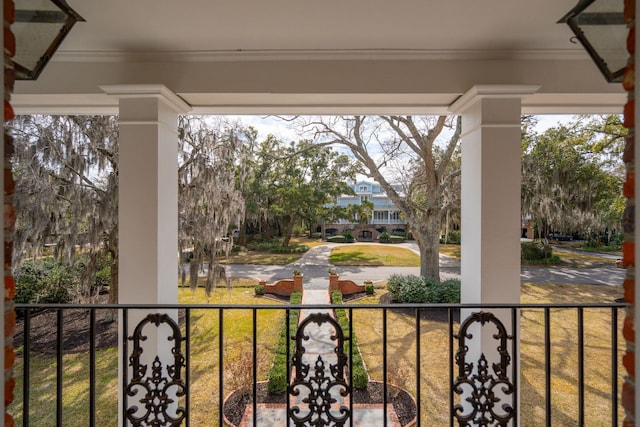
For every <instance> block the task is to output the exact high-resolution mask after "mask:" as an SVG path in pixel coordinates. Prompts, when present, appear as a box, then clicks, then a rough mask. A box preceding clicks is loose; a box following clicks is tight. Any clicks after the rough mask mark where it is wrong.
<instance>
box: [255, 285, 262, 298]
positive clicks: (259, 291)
mask: <svg viewBox="0 0 640 427" xmlns="http://www.w3.org/2000/svg"><path fill="white" fill-rule="evenodd" d="M253 291H254V293H255V294H256V295H257V296H262V295H264V285H256V287H255V288H253Z"/></svg>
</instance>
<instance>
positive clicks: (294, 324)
mask: <svg viewBox="0 0 640 427" xmlns="http://www.w3.org/2000/svg"><path fill="white" fill-rule="evenodd" d="M301 302H302V292H292V293H291V296H290V297H289V303H290V304H300V303H301ZM299 316H300V310H289V337H295V336H296V332H297V331H298V317H299ZM294 352H295V345H290V346H289V355H288V356H287V319H286V318H285V319H284V321H283V322H282V326H281V329H280V337H279V338H278V345H277V347H276V354H275V356H274V357H273V366H271V370H269V375H268V379H269V380H268V382H267V389H268V390H269V393H271V394H282V393H284V392H285V391H287V360H288V359H290V358H291V356H293V353H294Z"/></svg>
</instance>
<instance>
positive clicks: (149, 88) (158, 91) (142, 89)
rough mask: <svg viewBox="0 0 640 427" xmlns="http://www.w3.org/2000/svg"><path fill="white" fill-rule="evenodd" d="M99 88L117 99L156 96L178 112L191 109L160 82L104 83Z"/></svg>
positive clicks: (185, 111)
mask: <svg viewBox="0 0 640 427" xmlns="http://www.w3.org/2000/svg"><path fill="white" fill-rule="evenodd" d="M100 89H101V90H102V91H103V92H104V93H106V94H107V95H109V96H113V97H116V98H118V99H121V98H157V99H161V100H163V101H164V102H166V103H167V104H168V105H169V106H171V108H173V109H174V110H176V111H177V112H179V113H182V114H184V113H187V112H189V111H191V105H189V104H188V103H187V102H185V100H184V99H182V98H181V97H180V96H178V95H176V94H175V93H174V92H172V91H171V90H170V89H169V88H167V87H166V86H165V85H162V84H138V85H105V86H100Z"/></svg>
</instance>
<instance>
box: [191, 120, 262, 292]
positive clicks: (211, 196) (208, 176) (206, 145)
mask: <svg viewBox="0 0 640 427" xmlns="http://www.w3.org/2000/svg"><path fill="white" fill-rule="evenodd" d="M254 138H255V132H253V131H252V130H251V129H250V128H245V127H243V126H242V125H240V124H238V123H233V122H230V121H228V120H225V119H224V118H220V117H208V118H205V117H186V116H183V117H180V123H179V148H180V149H179V159H178V160H179V169H178V179H179V201H178V204H179V224H178V229H179V240H178V242H179V249H180V253H181V254H183V253H184V252H185V251H187V250H189V251H190V252H191V253H192V258H191V262H190V264H189V267H190V268H189V276H190V277H189V284H190V286H191V287H192V288H195V287H196V286H197V279H198V274H199V271H200V270H201V269H202V267H203V266H204V265H207V266H208V269H207V275H206V281H205V290H206V292H207V293H209V292H210V291H211V289H212V287H213V286H214V285H215V284H216V283H215V282H216V281H217V280H218V279H225V280H226V279H227V278H226V274H225V272H224V267H223V266H221V265H219V263H218V260H219V258H220V256H228V255H229V251H230V250H231V247H232V245H233V236H231V235H230V234H231V233H232V231H233V230H234V229H238V228H239V227H240V223H241V222H242V221H243V219H244V215H245V199H244V194H243V185H244V183H245V178H246V173H247V164H246V161H245V160H246V158H247V156H248V152H249V151H248V150H249V148H250V147H251V144H252V141H253V139H254ZM183 265H184V263H181V267H182V266H183ZM185 276H186V271H185V270H184V269H183V270H182V281H183V282H184V281H185Z"/></svg>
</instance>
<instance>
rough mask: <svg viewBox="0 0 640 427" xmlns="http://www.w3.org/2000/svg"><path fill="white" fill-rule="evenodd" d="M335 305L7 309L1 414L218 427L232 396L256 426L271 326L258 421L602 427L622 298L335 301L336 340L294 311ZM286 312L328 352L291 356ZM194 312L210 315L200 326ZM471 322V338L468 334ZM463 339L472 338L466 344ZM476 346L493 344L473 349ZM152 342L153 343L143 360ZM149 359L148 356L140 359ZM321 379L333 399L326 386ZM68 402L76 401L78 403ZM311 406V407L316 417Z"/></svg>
mask: <svg viewBox="0 0 640 427" xmlns="http://www.w3.org/2000/svg"><path fill="white" fill-rule="evenodd" d="M335 307H338V306H329V305H296V306H290V305H278V304H275V303H274V304H272V305H256V306H236V305H143V306H140V305H136V306H134V305H20V304H18V305H16V310H17V312H18V315H19V322H18V331H17V334H16V336H15V345H16V348H17V350H18V360H17V362H16V371H15V375H16V377H17V380H18V386H17V387H16V391H15V392H16V398H17V404H16V405H13V407H12V410H13V411H15V416H16V418H17V421H18V423H17V424H16V425H20V422H21V423H22V425H25V426H28V425H58V426H67V425H88V426H102V425H116V424H117V421H116V420H117V419H120V420H121V421H120V422H121V423H123V424H122V425H158V426H161V425H186V426H189V425H202V423H203V420H206V424H207V425H219V426H223V425H228V423H229V421H230V420H229V417H227V416H226V415H225V409H226V408H225V405H230V404H231V403H230V402H231V401H232V400H231V399H230V398H229V396H230V395H233V392H238V390H241V391H242V392H243V393H244V394H243V396H245V399H244V401H243V400H242V399H240V401H242V402H244V403H246V411H244V410H243V412H244V415H242V416H240V418H238V419H242V418H244V422H248V423H249V424H251V425H253V426H260V425H265V426H266V425H271V424H268V423H267V424H260V423H261V422H263V423H264V422H265V421H264V420H263V419H262V418H261V417H260V414H261V410H263V408H264V405H262V402H261V401H260V399H261V396H262V397H264V396H263V395H264V393H265V387H264V386H262V385H261V384H262V383H261V380H266V379H267V377H268V376H269V374H268V373H267V372H268V371H269V369H270V368H271V367H272V366H271V365H272V363H273V360H274V358H273V354H275V352H276V350H277V349H276V346H277V339H275V338H274V336H277V333H275V334H274V329H277V330H278V331H279V328H280V326H281V324H284V329H282V330H283V331H285V332H283V333H286V334H287V340H286V347H287V348H286V354H289V355H292V357H289V358H288V369H286V384H288V387H287V393H286V395H287V396H289V397H288V398H285V397H280V398H278V397H277V396H276V397H273V396H272V397H271V398H270V399H272V400H269V402H271V403H270V404H269V405H267V407H268V408H269V409H270V410H271V411H272V415H271V416H273V411H277V410H279V409H278V408H280V410H281V412H282V414H283V415H282V417H284V418H286V423H287V424H286V425H291V426H294V425H296V426H297V425H338V426H340V425H344V426H352V425H354V421H357V418H358V413H360V412H362V411H365V409H363V408H365V407H366V408H369V409H371V408H374V407H375V408H378V412H376V413H378V414H379V418H380V419H379V425H383V426H385V427H386V426H387V425H389V426H391V425H408V424H410V423H411V422H414V423H415V425H429V426H431V425H449V426H454V425H456V426H466V425H470V426H471V425H515V424H514V422H515V421H514V420H519V422H520V425H527V426H533V425H547V426H552V425H554V426H555V425H578V426H588V425H609V424H610V425H612V426H616V425H618V420H619V419H620V414H621V409H620V408H619V406H620V405H619V404H618V396H619V391H620V386H619V385H620V384H621V382H622V378H621V370H619V369H618V366H619V364H620V357H621V355H622V354H623V352H622V351H621V350H622V349H621V348H620V346H621V345H622V342H623V340H619V333H620V332H619V331H620V330H621V328H620V322H621V319H622V318H623V316H621V315H620V314H619V311H620V310H621V309H623V308H624V307H625V305H624V304H622V303H612V304H555V305H548V304H514V305H486V304H485V305H444V304H443V305H396V304H390V305H367V304H347V305H342V306H339V307H342V308H345V309H346V310H347V313H348V318H349V325H350V327H349V328H350V330H349V331H341V330H336V328H339V326H338V324H337V322H333V321H328V320H327V318H326V316H324V315H321V316H316V317H314V318H313V319H312V318H310V317H309V313H314V312H316V311H318V312H327V311H328V312H331V309H333V308H335ZM298 309H303V310H304V313H307V314H306V315H302V316H301V317H300V322H301V323H300V325H301V327H302V326H303V325H304V326H306V325H307V324H309V323H314V322H315V323H318V324H320V322H321V321H322V322H328V323H329V327H330V328H331V330H330V331H331V333H330V339H329V341H330V342H333V343H334V345H333V346H332V347H331V351H329V352H327V353H326V354H329V353H333V354H334V356H331V357H334V358H333V359H332V358H331V357H329V356H326V357H325V356H323V357H320V356H318V354H314V355H313V360H312V361H310V360H307V359H305V357H307V356H305V353H306V352H307V349H306V348H305V345H307V344H305V342H307V341H308V339H305V338H304V337H305V336H306V337H308V335H309V334H307V335H305V334H306V333H305V332H302V331H301V330H299V331H298V332H299V334H298V336H292V335H291V334H290V332H289V331H290V328H289V325H287V322H288V319H289V318H290V316H289V315H288V313H289V312H290V311H291V310H298ZM114 311H115V312H117V315H118V317H119V321H118V322H117V324H118V325H119V327H121V328H124V330H127V331H129V332H128V333H127V334H126V336H125V335H122V334H121V335H120V340H119V342H118V344H119V346H118V349H117V350H115V347H113V346H111V347H110V344H109V343H107V344H104V343H103V338H101V337H102V334H104V332H103V333H98V330H99V329H101V328H103V327H104V324H103V323H104V322H102V321H101V320H100V319H101V318H103V317H104V316H103V315H102V314H104V313H111V314H113V312H114ZM78 313H83V314H81V315H78ZM165 313H169V315H166V314H165ZM238 313H239V314H238ZM285 313H286V314H287V315H285ZM436 313H440V314H436ZM458 313H460V314H458ZM72 314H73V316H72ZM236 315H238V316H241V317H242V319H243V320H242V322H243V323H246V322H248V323H247V324H248V329H247V330H246V331H244V332H240V333H238V331H236V330H235V328H237V327H239V324H240V323H241V322H240V321H238V320H236V317H235V316H236ZM458 315H459V316H460V317H461V318H462V323H460V321H459V320H458ZM267 316H270V317H267ZM71 317H73V325H72V326H73V329H72V328H70V327H69V326H70V323H71V321H70V320H68V319H69V318H71ZM79 317H81V318H82V317H84V321H86V327H85V328H84V330H85V332H86V342H84V340H79V339H78V336H77V325H76V323H77V322H79V320H78V318H79ZM209 317H211V318H212V319H213V320H212V321H211V322H208V323H205V320H206V319H207V318H209ZM133 319H136V320H133ZM139 319H142V320H139ZM274 319H276V320H274ZM305 319H307V321H306V322H305ZM323 319H324V320H323ZM594 319H595V320H594ZM209 320H211V319H209ZM245 321H246V322H245ZM51 322H55V328H54V330H55V331H56V333H55V338H54V337H52V336H41V335H40V332H39V330H40V329H38V328H39V327H36V326H34V325H36V324H40V325H43V324H49V323H51ZM48 326H49V327H50V326H51V325H50V324H49V325H48ZM40 327H41V326H40ZM485 327H489V329H488V330H487V333H483V332H482V331H483V329H482V328H485ZM156 328H158V329H159V328H165V329H166V331H168V332H167V333H166V334H165V335H162V334H160V335H161V336H160V338H158V341H159V342H158V343H156V344H154V347H153V348H149V347H146V348H145V346H148V345H149V344H150V342H151V341H153V338H152V335H154V334H155V332H154V330H155V329H156ZM46 330H50V329H46ZM70 331H71V332H70ZM351 331H353V334H355V335H357V336H358V342H359V343H358V346H354V345H352V344H353V343H352V341H351V337H352V335H353V334H352V333H351ZM372 331H374V332H373V334H371V332H372ZM112 333H113V332H112ZM70 334H75V336H70ZM300 334H301V335H300ZM438 334H439V335H438ZM267 335H268V336H267ZM311 335H313V334H311ZM439 336H442V337H445V338H444V341H443V340H441V339H440V338H438V337H439ZM231 337H232V338H233V341H232V342H228V341H230V340H231ZM478 338H480V339H482V340H484V341H485V344H484V345H481V346H477V345H475V344H473V340H474V339H478ZM311 339H313V337H312V338H311ZM487 340H489V341H492V342H493V343H492V344H488V345H487V344H486V341H487ZM78 341H82V343H81V344H82V345H78ZM203 341H204V342H203ZM325 341H326V337H325ZM167 342H168V343H169V344H168V346H167ZM111 344H113V342H111ZM163 345H164V346H166V347H167V349H165V350H162V349H161V350H158V348H162V347H163ZM474 346H475V347H476V348H475V349H474ZM240 347H242V349H240ZM203 349H205V350H203ZM478 349H479V350H478ZM314 351H315V350H314ZM355 351H359V352H360V353H361V357H362V359H363V360H364V364H365V366H366V368H367V369H368V373H369V375H370V377H372V378H371V379H372V380H377V383H376V384H379V389H380V390H381V396H380V398H379V400H378V401H377V403H373V404H372V403H371V401H366V402H365V401H360V400H359V399H361V395H360V394H358V393H356V390H355V389H354V388H353V387H352V384H354V378H353V373H354V367H353V366H352V360H353V356H354V352H355ZM158 352H159V353H163V354H164V357H163V356H162V355H161V356H160V357H159V358H156V357H155V353H158ZM487 352H489V353H491V352H495V354H492V355H491V354H485V353H487ZM343 353H344V354H343ZM323 354H324V353H323ZM143 356H144V357H147V359H146V360H145V359H144V357H143ZM148 356H150V358H149V357H148ZM166 356H168V357H166ZM229 356H232V358H231V359H230V357H229ZM232 359H233V360H232ZM116 361H119V363H121V364H122V365H126V366H127V369H126V370H125V371H124V372H123V374H122V375H121V376H120V382H119V385H118V389H119V391H118V392H115V391H114V390H112V387H111V386H110V385H113V384H115V383H116V378H117V377H118V371H117V368H115V369H114V366H117V363H116ZM51 365H54V366H51ZM104 365H109V366H110V368H109V367H107V368H105V367H104ZM445 367H446V368H445ZM49 371H51V372H49ZM54 371H55V372H54ZM45 372H46V373H45ZM329 374H331V376H332V377H331V378H329ZM240 376H242V377H243V378H244V379H245V381H244V383H242V384H240V383H239V378H238V377H240ZM312 383H313V384H312ZM321 383H326V384H330V385H331V387H334V389H335V391H334V392H328V391H327V390H325V389H323V388H322V387H323V386H322V385H321ZM370 384H373V383H370ZM78 387H80V388H81V391H78V390H77V388H78ZM207 387H208V388H207ZM318 387H320V388H318ZM205 388H206V391H203V389H205ZM236 388H237V389H236ZM304 390H312V391H311V392H309V391H307V392H304ZM399 390H403V392H407V393H408V394H409V395H411V396H413V399H414V402H415V407H414V409H413V413H411V412H410V411H409V412H410V413H409V414H408V415H407V414H404V418H402V417H400V418H398V417H396V416H392V414H390V413H389V411H391V412H393V411H394V405H395V404H396V402H395V400H394V399H396V398H397V396H398V394H397V393H399ZM301 393H302V394H301ZM305 393H306V394H305ZM203 394H204V397H203ZM78 399H80V400H82V402H84V403H82V405H81V406H82V408H81V409H78V408H77V407H78V405H79V403H78ZM225 399H226V400H225ZM278 399H279V400H278ZM118 400H120V402H121V405H120V412H119V415H118V413H117V412H116V411H118V409H117V408H118V403H117V402H118ZM236 400H237V399H236ZM196 401H197V404H195V402H196ZM274 401H277V402H275V403H274ZM244 403H242V404H244ZM363 403H367V404H368V406H363V405H362V404H363ZM322 411H324V412H326V413H325V414H324V415H318V414H319V413H320V412H322ZM335 411H338V412H335ZM203 412H204V414H203ZM286 414H288V415H286ZM314 414H315V415H314ZM369 415H370V414H369ZM595 417H597V420H596V419H595ZM318 419H321V420H322V421H317V420H318ZM122 420H128V423H129V424H126V422H127V421H122ZM311 420H316V421H313V422H315V424H310V423H311V422H312V421H311ZM154 422H155V424H153V423H154ZM325 422H326V423H325ZM74 423H75V424H74ZM147 423H148V424H147ZM567 423H569V424H567Z"/></svg>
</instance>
